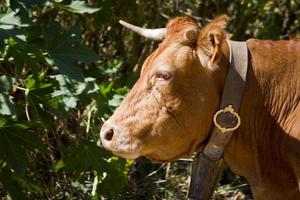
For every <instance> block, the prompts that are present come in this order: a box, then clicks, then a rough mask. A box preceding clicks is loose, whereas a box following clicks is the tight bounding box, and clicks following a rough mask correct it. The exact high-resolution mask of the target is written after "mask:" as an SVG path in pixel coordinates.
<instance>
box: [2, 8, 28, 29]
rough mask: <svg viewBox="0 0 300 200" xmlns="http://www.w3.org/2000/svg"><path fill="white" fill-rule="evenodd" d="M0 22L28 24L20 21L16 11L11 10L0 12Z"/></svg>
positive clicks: (19, 24) (17, 24) (18, 24)
mask: <svg viewBox="0 0 300 200" xmlns="http://www.w3.org/2000/svg"><path fill="white" fill-rule="evenodd" d="M0 24H9V25H16V26H28V24H25V23H22V22H21V18H20V16H18V15H16V13H15V12H13V11H11V12H9V13H6V14H1V15H0Z"/></svg>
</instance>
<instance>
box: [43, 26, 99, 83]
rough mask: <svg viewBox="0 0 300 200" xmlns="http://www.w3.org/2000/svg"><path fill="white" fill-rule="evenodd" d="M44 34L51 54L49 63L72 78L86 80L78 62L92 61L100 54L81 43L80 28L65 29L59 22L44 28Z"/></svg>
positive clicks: (47, 48) (47, 49)
mask: <svg viewBox="0 0 300 200" xmlns="http://www.w3.org/2000/svg"><path fill="white" fill-rule="evenodd" d="M49 33H50V34H49ZM44 35H45V38H47V39H46V46H45V47H46V51H47V52H48V55H49V58H48V63H49V65H55V66H57V68H58V70H59V71H60V72H61V73H62V74H64V75H66V76H68V77H70V78H71V79H75V80H79V81H84V76H83V74H82V71H81V69H80V67H79V65H78V63H77V62H78V61H81V62H84V63H90V62H93V61H95V60H96V59H97V58H98V56H97V55H96V54H95V53H94V52H93V51H92V50H91V49H89V48H87V47H86V46H83V45H81V44H79V40H80V30H79V29H78V28H77V27H74V28H71V29H69V30H68V31H65V30H62V29H61V27H60V26H59V24H58V23H53V25H52V26H49V27H48V28H47V29H45V30H44Z"/></svg>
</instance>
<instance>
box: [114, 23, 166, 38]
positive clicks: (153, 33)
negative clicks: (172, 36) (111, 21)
mask: <svg viewBox="0 0 300 200" xmlns="http://www.w3.org/2000/svg"><path fill="white" fill-rule="evenodd" d="M119 23H120V24H121V25H122V26H124V27H126V28H128V29H129V30H132V31H134V32H136V33H138V34H139V35H141V36H144V37H145V38H149V39H152V40H163V39H164V37H165V33H166V29H165V28H158V29H148V28H141V27H138V26H135V25H132V24H129V23H127V22H124V21H122V20H120V21H119Z"/></svg>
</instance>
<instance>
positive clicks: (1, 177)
mask: <svg viewBox="0 0 300 200" xmlns="http://www.w3.org/2000/svg"><path fill="white" fill-rule="evenodd" d="M0 182H1V183H2V185H3V187H4V189H5V190H6V191H7V192H8V194H9V196H11V197H12V199H24V200H26V199H28V198H27V197H26V194H25V192H23V190H22V187H21V185H20V184H19V181H18V178H17V176H16V174H14V173H13V172H12V171H11V170H10V169H8V168H7V167H4V168H2V169H1V170H0Z"/></svg>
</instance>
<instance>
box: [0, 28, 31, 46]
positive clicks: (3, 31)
mask: <svg viewBox="0 0 300 200" xmlns="http://www.w3.org/2000/svg"><path fill="white" fill-rule="evenodd" d="M8 38H13V39H14V40H15V41H17V42H18V43H20V44H21V43H24V42H25V41H26V37H25V33H24V32H23V31H22V30H21V29H18V28H15V26H13V25H6V24H0V44H1V43H2V44H3V43H4V42H6V40H7V39H8Z"/></svg>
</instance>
